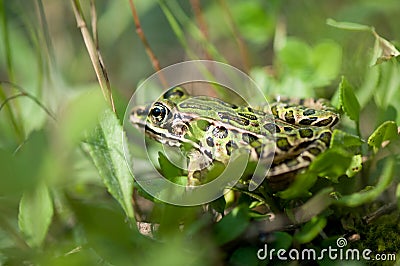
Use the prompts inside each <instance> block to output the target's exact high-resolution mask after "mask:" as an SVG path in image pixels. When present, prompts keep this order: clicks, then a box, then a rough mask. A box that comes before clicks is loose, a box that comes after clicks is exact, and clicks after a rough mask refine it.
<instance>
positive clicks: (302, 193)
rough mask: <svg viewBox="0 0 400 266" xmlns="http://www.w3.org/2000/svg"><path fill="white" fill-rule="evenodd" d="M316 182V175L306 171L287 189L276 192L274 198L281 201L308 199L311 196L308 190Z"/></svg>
mask: <svg viewBox="0 0 400 266" xmlns="http://www.w3.org/2000/svg"><path fill="white" fill-rule="evenodd" d="M316 180H317V175H316V174H315V173H313V172H310V171H306V172H305V173H301V174H298V175H297V176H296V178H295V180H294V182H293V183H292V184H291V185H290V186H289V187H288V188H287V189H285V190H283V191H279V192H277V193H276V196H278V197H280V198H282V199H295V198H301V197H308V196H310V195H311V193H310V192H309V191H308V189H309V188H311V187H312V185H314V183H315V181H316Z"/></svg>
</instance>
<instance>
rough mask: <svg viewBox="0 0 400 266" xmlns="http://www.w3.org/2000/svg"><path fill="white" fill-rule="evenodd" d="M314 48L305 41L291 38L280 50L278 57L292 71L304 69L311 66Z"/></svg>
mask: <svg viewBox="0 0 400 266" xmlns="http://www.w3.org/2000/svg"><path fill="white" fill-rule="evenodd" d="M311 55H312V49H311V47H310V46H308V45H307V44H306V43H305V42H302V41H300V40H296V39H289V40H288V41H287V42H286V44H285V46H284V47H283V48H282V49H281V50H279V52H278V55H277V56H278V58H279V60H280V61H281V62H282V63H283V64H284V66H285V67H287V68H288V69H290V70H292V71H295V72H297V71H304V70H305V69H307V68H308V67H309V66H310V63H311Z"/></svg>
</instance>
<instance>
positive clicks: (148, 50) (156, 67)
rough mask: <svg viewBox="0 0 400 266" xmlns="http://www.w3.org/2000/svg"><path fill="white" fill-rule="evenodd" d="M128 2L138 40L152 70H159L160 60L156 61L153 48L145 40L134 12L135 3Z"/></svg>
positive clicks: (130, 0)
mask: <svg viewBox="0 0 400 266" xmlns="http://www.w3.org/2000/svg"><path fill="white" fill-rule="evenodd" d="M129 4H130V7H131V12H132V17H133V21H134V23H135V28H136V33H137V35H138V36H139V38H140V40H141V41H142V43H143V45H144V49H145V50H146V53H147V55H148V56H149V58H150V61H151V64H152V65H153V68H154V70H156V71H160V70H161V67H160V62H159V61H158V59H157V57H156V55H155V54H154V52H153V50H152V49H151V47H150V44H149V42H148V41H147V38H146V35H144V32H143V29H142V26H141V24H140V20H139V16H138V14H137V12H136V7H135V4H134V3H133V0H129Z"/></svg>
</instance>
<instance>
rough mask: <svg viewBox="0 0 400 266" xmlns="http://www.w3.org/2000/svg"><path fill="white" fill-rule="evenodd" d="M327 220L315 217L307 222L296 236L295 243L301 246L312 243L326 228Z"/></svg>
mask: <svg viewBox="0 0 400 266" xmlns="http://www.w3.org/2000/svg"><path fill="white" fill-rule="evenodd" d="M326 223H327V220H326V218H325V217H318V216H316V217H314V218H312V219H311V221H309V222H307V223H306V224H305V225H304V226H303V227H302V228H301V229H300V231H299V232H297V233H296V234H295V235H294V241H296V242H298V243H299V244H304V243H308V242H310V241H312V240H313V239H314V238H315V237H316V236H318V234H319V233H320V232H321V230H322V229H324V227H325V226H326Z"/></svg>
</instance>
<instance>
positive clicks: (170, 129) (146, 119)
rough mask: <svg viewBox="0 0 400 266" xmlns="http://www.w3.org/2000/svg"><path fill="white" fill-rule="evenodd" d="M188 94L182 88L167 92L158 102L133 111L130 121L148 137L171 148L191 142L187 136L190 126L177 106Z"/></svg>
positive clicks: (137, 107) (138, 107) (135, 108)
mask: <svg viewBox="0 0 400 266" xmlns="http://www.w3.org/2000/svg"><path fill="white" fill-rule="evenodd" d="M187 95H188V94H187V92H186V91H185V90H184V89H183V88H180V87H175V88H172V89H170V90H168V91H166V92H165V93H164V94H163V95H162V96H161V97H160V99H158V100H157V101H156V102H154V103H152V104H149V105H144V106H136V107H134V108H133V109H132V111H131V114H130V117H129V120H130V122H131V123H132V124H133V125H134V126H136V127H138V128H140V129H144V131H145V133H146V135H147V136H149V137H151V138H153V139H155V140H156V141H158V142H161V143H167V144H168V145H170V146H180V144H181V143H182V142H190V141H189V140H188V139H187V138H185V135H186V134H187V133H189V125H188V123H187V122H185V121H183V119H182V118H181V116H180V114H179V112H178V110H177V108H176V106H177V104H178V103H179V102H181V101H182V100H184V99H185V98H186V97H187Z"/></svg>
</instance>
